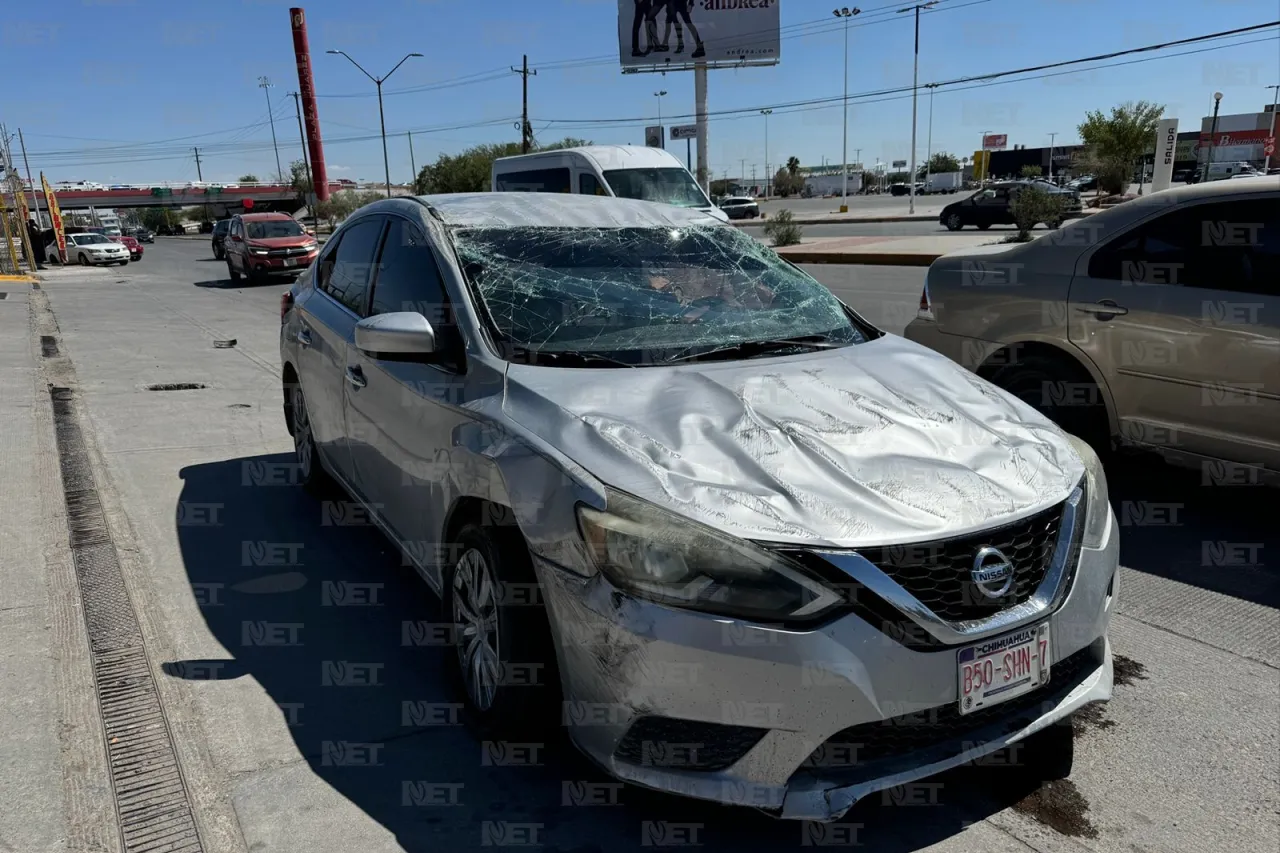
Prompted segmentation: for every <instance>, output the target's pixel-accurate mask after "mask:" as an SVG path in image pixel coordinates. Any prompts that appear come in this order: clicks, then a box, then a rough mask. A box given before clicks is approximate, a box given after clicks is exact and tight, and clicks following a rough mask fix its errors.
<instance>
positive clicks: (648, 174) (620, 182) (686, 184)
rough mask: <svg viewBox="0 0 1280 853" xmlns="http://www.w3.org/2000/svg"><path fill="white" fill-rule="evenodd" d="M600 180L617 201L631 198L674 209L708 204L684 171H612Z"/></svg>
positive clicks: (699, 189)
mask: <svg viewBox="0 0 1280 853" xmlns="http://www.w3.org/2000/svg"><path fill="white" fill-rule="evenodd" d="M604 179H605V180H606V181H608V182H609V186H610V187H612V188H613V194H614V195H616V196H618V197H619V198H635V199H639V200H641V201H656V202H659V203H661V204H674V205H675V206H676V207H706V206H707V205H708V204H709V202H708V201H707V197H706V196H705V195H703V194H702V189H701V187H699V186H698V184H697V182H696V181H694V179H693V175H690V174H689V172H688V171H687V170H685V169H614V170H612V171H608V172H605V173H604Z"/></svg>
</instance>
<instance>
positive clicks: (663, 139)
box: [653, 89, 667, 148]
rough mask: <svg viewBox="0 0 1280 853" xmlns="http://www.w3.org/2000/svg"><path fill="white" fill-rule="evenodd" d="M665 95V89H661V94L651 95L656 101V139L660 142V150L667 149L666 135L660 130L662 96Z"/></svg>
mask: <svg viewBox="0 0 1280 853" xmlns="http://www.w3.org/2000/svg"><path fill="white" fill-rule="evenodd" d="M665 94H667V90H666V89H663V90H662V91H661V92H654V93H653V96H654V97H655V98H657V99H658V134H659V137H658V138H659V140H660V141H661V142H660V147H662V148H666V147H667V134H666V132H665V131H664V130H663V129H662V96H663V95H665Z"/></svg>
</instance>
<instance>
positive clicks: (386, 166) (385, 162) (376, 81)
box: [325, 50, 422, 198]
mask: <svg viewBox="0 0 1280 853" xmlns="http://www.w3.org/2000/svg"><path fill="white" fill-rule="evenodd" d="M325 53H335V54H338V55H339V56H346V57H347V60H348V61H350V63H351V64H352V65H354V66H355V67H356V68H359V69H360V73H362V74H364V76H366V77H368V78H369V79H370V80H372V81H373V85H374V86H376V87H377V88H378V123H379V124H380V125H381V129H382V172H383V176H384V177H385V178H386V181H387V198H391V161H390V160H389V159H388V158H387V119H386V116H385V115H384V114H383V112H382V83H383V81H384V80H386V79H387V78H388V77H390V76H391V75H392V74H395V73H396V68H399V67H400V66H401V65H404V64H405V62H406V61H407V60H408V59H409V57H411V56H419V57H420V56H422V54H421V53H410V54H408V55H407V56H405V58H404V59H401V60H400V61H399V62H397V63H396V66H395V68H392V69H391V70H390V71H388V72H387V73H386V74H383V75H382V76H381V77H374V76H373V75H372V74H370V73H369V72H368V71H365V70H364V68H363V66H361V65H360V63H359V62H356V61H355V60H354V59H352V58H351V57H350V56H347V52H346V51H344V50H326V51H325Z"/></svg>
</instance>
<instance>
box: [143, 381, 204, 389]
mask: <svg viewBox="0 0 1280 853" xmlns="http://www.w3.org/2000/svg"><path fill="white" fill-rule="evenodd" d="M208 387H209V386H208V385H205V384H203V383H200V382H168V383H165V384H163V385H148V386H147V390H148V391H199V390H200V389H201V388H208Z"/></svg>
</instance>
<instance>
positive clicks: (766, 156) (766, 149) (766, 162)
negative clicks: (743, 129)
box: [760, 110, 773, 198]
mask: <svg viewBox="0 0 1280 853" xmlns="http://www.w3.org/2000/svg"><path fill="white" fill-rule="evenodd" d="M772 112H773V110H761V111H760V115H762V116H764V197H765V198H768V197H769V178H770V175H769V116H770V114H771V113H772Z"/></svg>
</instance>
